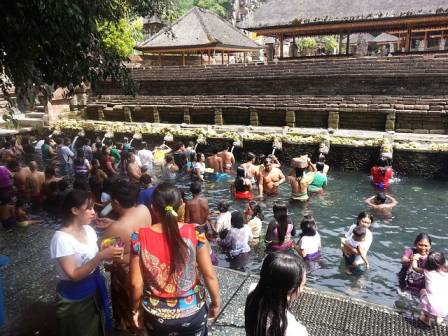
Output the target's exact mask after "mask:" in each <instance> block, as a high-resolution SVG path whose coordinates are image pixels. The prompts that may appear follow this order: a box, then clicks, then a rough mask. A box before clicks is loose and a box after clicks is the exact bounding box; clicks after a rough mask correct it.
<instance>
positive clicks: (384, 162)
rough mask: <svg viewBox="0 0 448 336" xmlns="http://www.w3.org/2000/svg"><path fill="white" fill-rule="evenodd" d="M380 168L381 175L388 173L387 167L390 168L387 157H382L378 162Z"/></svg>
mask: <svg viewBox="0 0 448 336" xmlns="http://www.w3.org/2000/svg"><path fill="white" fill-rule="evenodd" d="M378 166H379V167H380V173H381V175H382V176H384V175H385V174H386V172H387V168H388V167H387V166H388V162H387V159H386V158H385V157H383V156H382V157H380V159H379V160H378Z"/></svg>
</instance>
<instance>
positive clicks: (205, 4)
mask: <svg viewBox="0 0 448 336" xmlns="http://www.w3.org/2000/svg"><path fill="white" fill-rule="evenodd" d="M195 6H196V7H201V8H205V9H208V10H210V11H212V12H214V13H216V14H218V15H219V16H221V17H223V18H229V17H230V14H231V11H232V1H231V0H176V1H175V8H176V13H177V17H180V16H182V15H184V14H185V13H186V12H188V11H189V10H190V9H191V8H193V7H195Z"/></svg>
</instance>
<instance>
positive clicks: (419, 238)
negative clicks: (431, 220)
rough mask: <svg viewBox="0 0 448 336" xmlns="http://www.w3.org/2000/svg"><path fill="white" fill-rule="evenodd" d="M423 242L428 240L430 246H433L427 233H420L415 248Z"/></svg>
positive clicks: (416, 238) (415, 241)
mask: <svg viewBox="0 0 448 336" xmlns="http://www.w3.org/2000/svg"><path fill="white" fill-rule="evenodd" d="M422 240H427V241H428V243H429V245H432V241H431V237H430V236H429V235H428V234H427V233H426V232H420V233H419V234H418V235H417V237H415V240H414V246H416V245H417V244H418V243H419V242H421V241H422Z"/></svg>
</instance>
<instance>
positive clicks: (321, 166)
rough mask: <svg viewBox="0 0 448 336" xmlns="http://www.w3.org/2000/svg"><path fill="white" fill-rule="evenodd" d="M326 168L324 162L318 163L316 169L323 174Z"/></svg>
mask: <svg viewBox="0 0 448 336" xmlns="http://www.w3.org/2000/svg"><path fill="white" fill-rule="evenodd" d="M324 168H325V163H323V162H319V161H318V162H316V169H317V171H320V172H323V171H324Z"/></svg>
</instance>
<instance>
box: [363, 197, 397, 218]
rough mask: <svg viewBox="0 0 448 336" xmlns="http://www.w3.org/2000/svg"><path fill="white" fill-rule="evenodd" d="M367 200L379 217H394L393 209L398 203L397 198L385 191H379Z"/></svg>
mask: <svg viewBox="0 0 448 336" xmlns="http://www.w3.org/2000/svg"><path fill="white" fill-rule="evenodd" d="M365 202H366V203H367V204H368V205H369V206H370V207H371V208H372V212H374V213H375V215H376V216H377V217H380V218H383V219H387V218H391V217H392V213H391V212H392V209H393V208H394V207H395V206H396V205H397V204H398V202H397V200H396V199H395V198H393V197H392V196H390V195H386V194H385V193H382V192H380V193H378V194H376V195H375V196H372V197H369V198H368V199H366V200H365Z"/></svg>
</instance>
